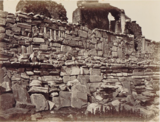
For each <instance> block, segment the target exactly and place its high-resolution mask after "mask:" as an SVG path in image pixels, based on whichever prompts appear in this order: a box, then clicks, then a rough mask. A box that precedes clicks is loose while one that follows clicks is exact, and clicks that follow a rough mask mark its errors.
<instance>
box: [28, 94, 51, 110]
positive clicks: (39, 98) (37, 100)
mask: <svg viewBox="0 0 160 122" xmlns="http://www.w3.org/2000/svg"><path fill="white" fill-rule="evenodd" d="M30 97H31V102H32V104H34V105H35V106H36V111H43V110H49V105H48V101H47V100H46V98H45V97H44V95H42V94H32V95H31V96H30Z"/></svg>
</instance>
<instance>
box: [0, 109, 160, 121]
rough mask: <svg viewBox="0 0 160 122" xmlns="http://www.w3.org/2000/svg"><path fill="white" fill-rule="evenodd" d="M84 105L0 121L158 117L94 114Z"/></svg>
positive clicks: (114, 119)
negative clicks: (82, 106)
mask: <svg viewBox="0 0 160 122" xmlns="http://www.w3.org/2000/svg"><path fill="white" fill-rule="evenodd" d="M86 109H87V108H86V107H84V108H82V109H75V108H71V107H66V108H60V109H59V110H54V111H42V112H38V113H34V114H33V113H32V114H17V115H13V116H12V117H11V118H10V119H4V118H2V117H1V118H0V121H11V120H12V121H38V122H39V121H41V122H42V121H149V122H158V121H159V117H158V116H155V117H153V118H150V119H148V118H143V117H142V116H139V115H138V114H136V113H135V114H133V113H131V112H129V113H126V112H121V113H118V112H116V111H114V110H112V111H111V112H109V113H108V112H102V111H101V112H98V111H97V112H96V114H91V113H87V111H86Z"/></svg>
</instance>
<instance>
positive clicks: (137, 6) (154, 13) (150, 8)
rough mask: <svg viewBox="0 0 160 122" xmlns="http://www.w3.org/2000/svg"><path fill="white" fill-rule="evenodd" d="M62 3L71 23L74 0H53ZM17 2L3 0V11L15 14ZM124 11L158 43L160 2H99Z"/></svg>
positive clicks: (122, 0) (14, 0) (112, 0)
mask: <svg viewBox="0 0 160 122" xmlns="http://www.w3.org/2000/svg"><path fill="white" fill-rule="evenodd" d="M55 1H56V2H57V3H62V5H64V7H65V9H66V11H67V17H68V21H69V22H72V12H73V11H74V10H75V9H76V8H77V4H76V0H55ZM18 2H19V0H4V10H5V11H8V12H11V13H15V10H16V5H17V3H18ZM99 2H103V3H110V4H111V5H113V6H116V7H118V8H120V9H124V10H125V13H126V15H127V16H129V17H130V18H131V19H132V21H136V22H137V23H138V24H139V25H140V26H141V27H142V33H143V35H144V36H145V37H146V38H147V39H152V40H154V41H160V34H159V33H160V14H159V12H160V0H99Z"/></svg>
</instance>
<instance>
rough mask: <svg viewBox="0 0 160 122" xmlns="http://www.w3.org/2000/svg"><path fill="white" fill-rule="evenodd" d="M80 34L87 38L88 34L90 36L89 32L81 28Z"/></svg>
mask: <svg viewBox="0 0 160 122" xmlns="http://www.w3.org/2000/svg"><path fill="white" fill-rule="evenodd" d="M78 34H79V36H80V37H84V38H87V36H88V33H87V32H86V31H82V30H79V31H78Z"/></svg>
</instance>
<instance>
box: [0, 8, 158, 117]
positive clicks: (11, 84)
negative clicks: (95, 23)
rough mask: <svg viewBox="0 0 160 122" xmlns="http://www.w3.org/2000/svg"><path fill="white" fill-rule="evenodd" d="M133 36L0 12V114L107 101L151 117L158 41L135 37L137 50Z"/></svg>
mask: <svg viewBox="0 0 160 122" xmlns="http://www.w3.org/2000/svg"><path fill="white" fill-rule="evenodd" d="M21 18H23V19H21ZM24 18H25V19H24ZM26 18H27V19H26ZM37 18H38V19H37ZM128 26H129V29H130V28H132V24H131V25H128ZM133 28H134V27H133ZM135 33H136V32H135ZM139 33H140V32H139ZM134 36H136V35H129V34H117V33H115V32H109V31H107V30H102V29H94V30H90V29H88V28H87V27H85V26H82V25H76V24H68V23H65V22H61V21H56V20H53V19H49V18H46V17H44V16H43V17H42V16H40V15H34V14H31V13H28V14H27V13H22V12H17V13H16V14H15V15H14V14H10V13H8V12H4V11H0V67H1V69H0V98H1V99H0V104H1V106H3V107H1V108H0V109H2V110H3V114H0V117H3V115H7V113H10V114H9V116H10V115H14V114H15V113H28V112H29V111H30V110H34V111H36V112H40V111H46V110H56V109H60V108H64V107H73V108H77V109H81V108H84V107H87V110H86V113H89V112H91V113H94V114H95V113H96V109H98V108H100V107H103V108H104V109H106V110H110V108H111V106H112V107H113V108H115V109H116V111H119V109H121V107H122V108H123V110H125V111H126V112H128V111H130V110H133V111H135V112H136V111H139V112H140V114H141V115H142V116H143V117H147V118H150V117H152V116H155V115H156V114H157V111H159V108H158V105H159V102H158V100H157V99H159V77H160V74H159V65H160V62H159V57H160V55H159V54H160V53H159V51H160V50H159V49H160V44H159V43H157V42H152V41H148V40H147V41H145V43H142V41H143V39H144V37H139V41H138V42H137V43H138V47H137V48H136V49H135V45H134V44H135V42H134V39H133V37H134ZM143 44H144V46H145V47H146V48H145V49H144V48H142V45H143ZM151 106H152V108H154V109H152V108H151ZM92 109H93V111H92ZM12 112H13V113H14V114H12ZM9 116H8V117H9ZM5 117H6V116H5ZM8 117H6V118H8ZM36 118H39V115H32V120H36Z"/></svg>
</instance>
